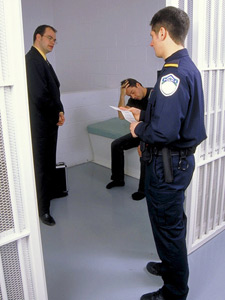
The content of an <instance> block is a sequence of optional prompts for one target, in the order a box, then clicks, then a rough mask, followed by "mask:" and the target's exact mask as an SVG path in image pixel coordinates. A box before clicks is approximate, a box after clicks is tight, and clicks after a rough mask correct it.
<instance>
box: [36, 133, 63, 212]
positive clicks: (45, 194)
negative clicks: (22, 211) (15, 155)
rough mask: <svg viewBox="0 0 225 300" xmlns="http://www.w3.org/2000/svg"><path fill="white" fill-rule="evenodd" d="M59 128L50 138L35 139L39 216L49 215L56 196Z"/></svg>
mask: <svg viewBox="0 0 225 300" xmlns="http://www.w3.org/2000/svg"><path fill="white" fill-rule="evenodd" d="M57 136H58V128H57V129H56V130H55V131H54V132H53V133H52V134H51V135H50V136H48V137H33V138H32V143H33V156H34V169H35V179H36V189H37V198H38V208H39V215H40V216H42V215H43V214H45V213H49V209H50V200H51V199H52V198H53V195H54V178H55V170H56V169H55V166H56V146H57Z"/></svg>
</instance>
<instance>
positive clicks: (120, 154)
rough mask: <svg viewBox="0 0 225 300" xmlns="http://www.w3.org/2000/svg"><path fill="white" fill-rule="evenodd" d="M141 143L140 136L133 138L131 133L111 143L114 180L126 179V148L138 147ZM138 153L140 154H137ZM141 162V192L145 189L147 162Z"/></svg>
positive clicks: (112, 177) (139, 189) (139, 188)
mask: <svg viewBox="0 0 225 300" xmlns="http://www.w3.org/2000/svg"><path fill="white" fill-rule="evenodd" d="M139 144H140V139H139V138H133V137H132V135H131V133H129V134H126V135H124V136H122V137H120V138H118V139H116V140H114V141H113V142H112V144H111V170H112V176H111V179H112V180H116V181H124V150H129V149H132V148H136V147H138V146H139ZM137 155H138V154H137ZM140 162H141V166H140V180H139V187H138V191H139V192H144V190H145V164H144V162H142V161H141V160H140Z"/></svg>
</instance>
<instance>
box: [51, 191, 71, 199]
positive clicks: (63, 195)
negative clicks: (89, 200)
mask: <svg viewBox="0 0 225 300" xmlns="http://www.w3.org/2000/svg"><path fill="white" fill-rule="evenodd" d="M66 196H68V192H63V191H62V192H56V193H55V194H54V195H52V197H51V199H56V198H63V197H66Z"/></svg>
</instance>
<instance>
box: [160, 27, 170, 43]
mask: <svg viewBox="0 0 225 300" xmlns="http://www.w3.org/2000/svg"><path fill="white" fill-rule="evenodd" d="M167 34H168V31H167V30H166V28H165V27H163V26H162V27H160V29H159V32H158V38H159V39H160V40H161V41H164V40H165V39H166V37H167Z"/></svg>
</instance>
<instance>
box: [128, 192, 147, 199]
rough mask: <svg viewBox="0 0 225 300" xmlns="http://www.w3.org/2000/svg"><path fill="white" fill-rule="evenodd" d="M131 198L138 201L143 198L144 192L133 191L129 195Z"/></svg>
mask: <svg viewBox="0 0 225 300" xmlns="http://www.w3.org/2000/svg"><path fill="white" fill-rule="evenodd" d="M131 197H132V199H133V200H136V201H139V200H142V199H144V198H145V193H142V192H135V193H133V194H132V195H131Z"/></svg>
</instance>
